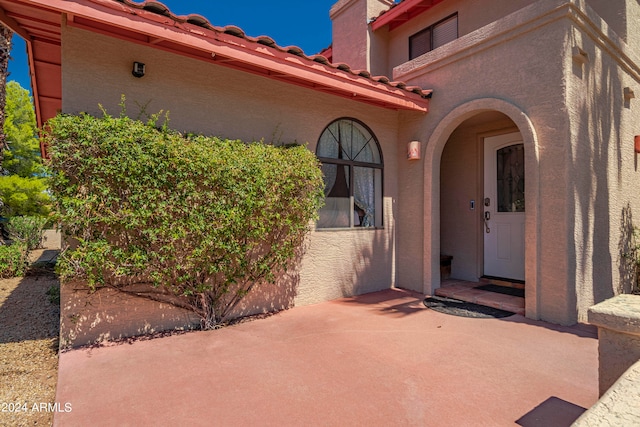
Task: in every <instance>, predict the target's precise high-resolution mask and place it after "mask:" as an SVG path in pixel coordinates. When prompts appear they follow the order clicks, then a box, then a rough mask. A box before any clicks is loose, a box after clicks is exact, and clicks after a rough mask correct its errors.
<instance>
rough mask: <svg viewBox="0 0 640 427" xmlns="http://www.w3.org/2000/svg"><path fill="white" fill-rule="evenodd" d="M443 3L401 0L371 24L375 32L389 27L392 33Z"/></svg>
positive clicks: (440, 0)
mask: <svg viewBox="0 0 640 427" xmlns="http://www.w3.org/2000/svg"><path fill="white" fill-rule="evenodd" d="M442 1H444V0H400V1H399V2H398V3H395V4H393V5H391V7H389V9H387V10H385V11H383V12H381V13H380V15H378V17H377V18H375V19H374V20H373V21H372V22H371V29H373V30H374V31H375V30H377V29H379V28H382V27H384V26H385V25H388V26H389V31H391V30H393V29H395V28H397V27H399V26H400V25H402V24H404V23H405V22H408V21H410V20H412V19H413V18H415V17H416V16H418V15H420V14H421V13H422V12H426V11H427V10H429V9H431V8H432V7H433V6H435V5H436V4H438V3H441V2H442Z"/></svg>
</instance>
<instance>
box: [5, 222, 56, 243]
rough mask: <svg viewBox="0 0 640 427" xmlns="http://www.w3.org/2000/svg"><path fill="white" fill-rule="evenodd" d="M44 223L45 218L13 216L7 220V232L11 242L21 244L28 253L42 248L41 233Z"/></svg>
mask: <svg viewBox="0 0 640 427" xmlns="http://www.w3.org/2000/svg"><path fill="white" fill-rule="evenodd" d="M46 223H47V218H45V217H39V216H14V217H12V218H9V222H8V223H7V231H8V232H9V236H10V237H11V239H12V240H13V241H15V242H19V243H21V244H22V245H23V246H24V247H25V248H26V250H27V252H30V251H32V250H34V249H36V248H39V247H41V246H42V240H43V234H42V231H43V229H44V226H45V224H46Z"/></svg>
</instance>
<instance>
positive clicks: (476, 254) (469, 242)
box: [424, 99, 538, 318]
mask: <svg viewBox="0 0 640 427" xmlns="http://www.w3.org/2000/svg"><path fill="white" fill-rule="evenodd" d="M536 146H537V144H536V139H535V133H534V130H533V127H532V126H531V123H530V121H529V120H528V118H527V117H526V115H525V114H524V113H523V112H522V111H520V110H519V109H518V108H517V107H515V106H514V105H512V104H510V103H507V102H505V101H503V100H498V99H479V100H474V101H471V102H469V103H467V104H464V105H461V106H459V107H457V108H456V109H454V110H453V111H451V112H450V113H449V114H448V115H447V116H446V117H445V118H444V119H443V120H441V121H440V123H439V125H438V126H437V127H436V129H435V130H434V132H433V133H432V135H431V137H430V139H429V142H428V144H427V148H426V150H425V156H424V158H425V194H426V196H425V224H424V229H425V241H424V245H425V247H424V251H425V254H426V255H427V256H425V261H424V262H425V265H424V271H425V277H424V286H425V293H427V294H433V293H434V291H435V290H436V289H437V288H439V287H440V277H441V276H440V275H441V271H440V256H441V254H447V255H452V256H453V257H454V259H453V262H452V266H451V275H452V277H455V278H457V279H461V280H467V281H476V282H477V281H478V280H479V279H480V278H481V277H483V276H487V275H490V276H503V277H504V278H509V279H512V280H514V281H522V282H526V283H527V286H526V315H527V317H531V318H537V317H538V303H537V295H538V290H537V275H538V271H537V258H538V257H537V251H538V240H537V236H538V233H537V228H538V227H537V224H538V219H537V217H538V213H537V209H536V207H537V203H538V197H537V194H538V177H537V170H538V169H537V160H536V159H537V152H536ZM496 159H498V160H497V161H496ZM492 162H493V163H492ZM504 168H510V169H512V170H511V172H509V173H508V174H507V173H506V171H505V170H504ZM500 173H502V175H503V176H505V175H508V179H509V180H510V181H509V182H507V181H504V180H503V181H500V178H499V175H500ZM518 173H519V174H520V175H518ZM524 182H526V198H525V197H524V194H525V192H524V187H523V184H524ZM501 186H502V187H503V188H502V189H500V188H499V187H501ZM492 188H493V190H492ZM505 189H506V190H505ZM491 191H493V193H492V192H491ZM507 219H508V221H507ZM505 221H506V222H505ZM492 227H493V229H492ZM487 231H489V232H487ZM492 239H493V241H492ZM491 244H493V245H494V247H491V246H490V245H491ZM488 245H489V246H488ZM495 245H497V246H495ZM518 245H520V247H518ZM518 250H519V251H520V254H519V253H518ZM500 251H502V252H501V253H502V254H505V253H506V252H507V251H509V252H510V253H509V257H504V256H503V257H502V258H501V257H497V258H495V256H494V255H495V254H496V253H500ZM492 254H493V255H492ZM492 256H493V257H494V258H495V259H493V260H492ZM503 258H504V259H506V258H509V259H510V262H511V265H505V263H504V259H503ZM518 263H520V264H518ZM487 273H491V274H487Z"/></svg>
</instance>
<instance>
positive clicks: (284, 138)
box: [62, 27, 399, 312]
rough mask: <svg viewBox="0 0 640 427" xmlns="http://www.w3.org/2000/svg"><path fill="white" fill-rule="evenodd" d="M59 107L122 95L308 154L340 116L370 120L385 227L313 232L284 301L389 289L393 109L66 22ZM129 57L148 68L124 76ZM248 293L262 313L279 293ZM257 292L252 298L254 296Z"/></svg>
mask: <svg viewBox="0 0 640 427" xmlns="http://www.w3.org/2000/svg"><path fill="white" fill-rule="evenodd" d="M63 41H64V42H63V51H62V54H63V64H64V65H63V111H64V112H65V113H78V112H81V111H84V112H89V113H92V114H100V109H99V106H98V104H101V105H102V106H103V107H104V108H106V110H107V111H108V112H109V113H111V114H119V111H120V110H119V107H118V104H119V102H120V97H121V95H122V94H124V95H125V96H126V100H127V102H126V103H127V114H129V115H130V116H133V117H136V116H138V115H139V113H140V111H141V109H142V108H144V111H145V112H146V113H155V112H158V111H160V110H164V111H168V112H169V117H170V127H172V128H175V129H178V130H182V131H191V132H201V133H205V134H214V135H218V136H221V137H226V138H238V139H243V140H247V141H253V140H264V141H266V142H298V143H302V144H307V146H308V148H309V149H310V150H312V151H315V148H316V142H317V139H318V138H319V136H320V134H321V132H322V131H323V130H324V128H325V127H326V126H327V125H328V124H329V123H330V122H331V121H333V120H335V119H337V118H340V117H353V118H356V119H359V120H361V121H362V122H363V123H365V124H367V126H369V127H370V128H371V130H372V131H373V132H374V134H375V135H376V137H377V138H378V140H379V142H380V146H381V149H382V155H383V158H384V165H385V169H384V190H383V192H384V194H383V195H384V201H383V204H384V206H383V212H384V228H383V229H377V230H367V229H354V230H322V231H314V232H312V233H311V234H310V236H309V238H308V242H307V246H306V248H307V250H306V255H305V256H304V257H303V258H302V260H301V263H300V269H299V271H297V272H296V274H295V278H294V279H293V280H294V281H295V290H294V291H293V293H294V295H293V298H292V299H291V300H292V301H290V302H291V304H289V306H290V305H292V304H295V305H301V304H313V303H316V302H320V301H326V300H329V299H334V298H338V297H342V296H344V295H354V294H361V293H367V292H372V291H377V290H381V289H388V288H390V287H393V286H394V285H395V262H394V257H393V253H394V248H395V216H396V203H395V201H396V200H397V193H398V184H397V168H398V154H399V152H398V149H397V144H398V142H397V126H398V113H397V112H396V111H393V110H388V109H382V108H377V107H372V106H367V105H364V104H361V103H356V102H353V101H349V100H345V99H342V98H338V97H334V96H330V95H327V94H323V93H320V92H316V91H312V90H308V89H304V88H299V87H297V86H292V85H287V84H285V83H281V82H277V81H274V80H270V79H267V78H263V77H259V76H254V75H249V74H246V73H242V72H238V71H234V70H230V69H227V68H222V67H218V66H214V65H209V64H206V63H203V62H200V61H197V60H192V59H188V58H176V57H174V56H172V55H171V54H169V53H166V52H162V51H158V50H155V49H152V48H148V47H144V46H139V45H135V44H132V43H127V42H124V41H120V40H116V39H111V38H108V37H106V36H102V35H97V34H92V33H89V32H87V31H84V30H81V29H77V28H69V27H67V28H64V29H63ZM133 61H141V62H144V63H145V64H146V75H145V76H144V77H143V78H141V79H138V78H135V77H133V76H132V75H131V64H132V63H133ZM262 296H263V297H264V298H265V299H264V301H263V302H264V304H263V303H261V302H260V301H259V299H260V296H255V297H254V299H253V300H252V299H249V302H248V303H247V304H248V305H250V306H251V305H252V306H253V309H252V310H248V311H247V312H250V311H254V312H256V311H257V312H259V311H260V310H261V308H260V307H261V305H262V306H268V305H269V304H270V302H269V301H270V300H271V299H273V298H274V297H276V298H279V297H281V296H278V295H277V292H275V291H274V292H271V291H270V292H266V293H265V294H264V295H262ZM256 298H257V299H256Z"/></svg>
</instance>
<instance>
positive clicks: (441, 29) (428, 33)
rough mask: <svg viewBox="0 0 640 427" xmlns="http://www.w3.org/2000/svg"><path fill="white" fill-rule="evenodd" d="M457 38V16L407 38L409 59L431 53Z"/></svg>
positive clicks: (452, 16) (454, 15)
mask: <svg viewBox="0 0 640 427" xmlns="http://www.w3.org/2000/svg"><path fill="white" fill-rule="evenodd" d="M457 38H458V14H457V13H455V14H453V15H451V16H449V17H447V18H445V19H443V20H442V21H439V22H436V23H435V24H433V25H431V26H429V27H427V28H425V29H424V30H422V31H420V32H419V33H416V34H414V35H412V36H411V37H409V59H410V60H411V59H414V58H417V57H418V56H420V55H422V54H425V53H427V52H430V51H432V50H433V49H436V48H438V47H440V46H442V45H444V44H447V43H449V42H450V41H453V40H455V39H457Z"/></svg>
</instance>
